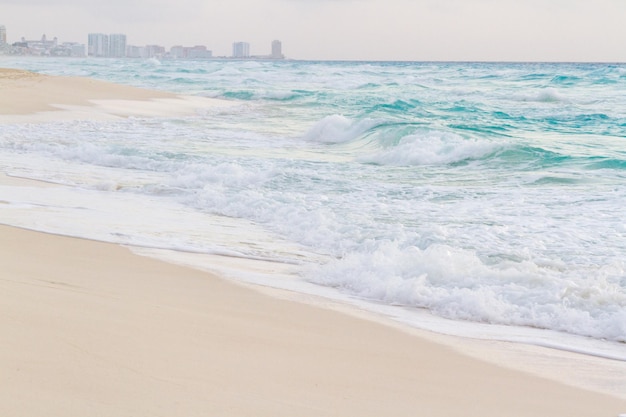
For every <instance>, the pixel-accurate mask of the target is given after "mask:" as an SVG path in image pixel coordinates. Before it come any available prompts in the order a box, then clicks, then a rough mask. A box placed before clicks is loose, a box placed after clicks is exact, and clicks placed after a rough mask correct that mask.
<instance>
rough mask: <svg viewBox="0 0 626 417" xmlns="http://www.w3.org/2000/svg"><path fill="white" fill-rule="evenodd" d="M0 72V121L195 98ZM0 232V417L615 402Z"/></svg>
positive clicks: (422, 339) (58, 239)
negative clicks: (0, 330) (2, 337)
mask: <svg viewBox="0 0 626 417" xmlns="http://www.w3.org/2000/svg"><path fill="white" fill-rule="evenodd" d="M0 74H1V75H0V89H1V91H2V94H1V95H0V117H5V118H4V119H1V120H3V121H5V122H6V121H11V122H16V121H17V122H21V121H29V120H30V121H39V122H45V121H47V120H57V119H59V118H61V119H66V120H71V119H72V118H75V117H91V116H93V117H96V118H98V120H102V119H103V118H107V117H111V118H120V117H128V116H132V115H137V114H141V115H143V116H149V115H154V116H158V115H161V114H169V113H171V112H188V113H190V114H192V113H193V109H194V108H196V107H197V106H199V105H200V104H199V103H198V102H197V101H194V100H193V99H192V100H189V99H186V98H181V97H178V96H176V95H173V94H170V93H165V92H156V91H150V90H142V89H136V88H132V87H126V86H118V85H113V84H109V83H105V82H95V81H92V80H85V79H80V78H66V77H59V78H57V77H50V76H43V75H33V74H31V73H27V72H23V71H14V70H3V71H1V72H0ZM35 87H36V88H35ZM68 90H69V91H72V94H65V92H66V91H68ZM60 92H63V93H60ZM14 103H15V105H14ZM155 103H156V104H155ZM201 104H202V105H209V104H206V103H201ZM153 105H155V106H156V107H151V106H153ZM210 105H218V104H217V103H214V102H211V103H210ZM142 108H149V109H150V110H149V111H142V110H141V109H142ZM77 112H78V113H77ZM0 128H1V125H0ZM0 183H2V184H3V185H11V186H23V187H31V188H32V190H34V191H36V189H37V187H39V186H50V184H47V183H39V182H36V181H27V180H20V179H16V178H14V177H3V178H1V179H0ZM1 200H2V198H1V197H0V204H3V202H2V201H1ZM0 222H2V221H1V220H0ZM0 239H1V240H0V248H1V250H0V262H1V265H2V271H3V272H2V276H1V279H0V286H1V287H2V288H1V289H0V312H1V314H0V323H1V324H0V328H2V329H3V334H4V341H5V342H4V343H2V344H0V375H2V377H0V414H2V415H11V416H36V415H46V416H67V415H93V416H100V415H101V416H110V415H133V416H144V415H145V416H148V415H163V416H176V415H180V416H207V415H215V416H218V415H220V416H222V415H228V416H279V415H289V416H381V415H390V416H416V415H421V416H435V417H436V416H451V415H464V416H483V417H489V416H494V417H495V416H503V415H506V416H520V417H522V416H535V417H537V416H546V417H548V416H568V417H571V416H581V417H583V416H613V417H617V416H618V415H620V414H621V413H626V400H625V399H624V398H619V397H617V396H610V395H605V394H601V393H598V392H593V391H591V390H585V389H581V388H576V387H573V386H570V385H567V384H565V383H562V382H559V381H557V380H558V379H559V376H557V375H555V377H554V378H546V377H544V376H539V375H536V374H533V373H529V372H522V371H519V370H515V369H512V368H513V367H515V364H511V366H510V367H509V366H506V364H499V365H496V364H493V363H489V362H487V361H484V360H479V359H476V358H475V357H470V356H468V355H464V354H463V353H461V351H462V350H463V343H464V342H463V339H462V338H456V339H454V340H455V341H456V342H455V343H457V346H456V347H455V346H453V345H454V344H452V345H451V344H450V343H446V344H443V343H439V342H438V341H437V338H436V337H434V336H433V337H429V335H428V333H427V332H417V331H408V330H403V329H401V328H399V326H391V325H385V323H384V322H383V321H381V320H374V319H368V315H367V314H348V313H344V312H341V311H337V310H338V309H330V308H322V307H321V306H319V305H310V304H306V303H302V302H297V301H294V300H292V299H289V297H273V296H271V294H268V292H267V291H257V290H255V289H254V288H253V287H250V286H242V285H239V284H235V283H233V282H230V281H228V280H225V279H223V278H221V277H218V276H215V275H212V274H209V273H207V272H204V271H199V270H194V269H191V268H186V267H183V266H177V265H173V264H168V263H165V262H162V261H159V260H155V259H151V258H147V257H142V256H139V255H136V254H134V253H132V252H131V251H130V250H129V249H128V248H125V247H122V246H119V245H114V244H110V243H102V242H97V241H92V240H86V239H79V238H71V237H64V236H59V235H54V234H47V233H41V232H35V231H29V230H24V229H20V228H15V227H10V226H2V227H1V228H0Z"/></svg>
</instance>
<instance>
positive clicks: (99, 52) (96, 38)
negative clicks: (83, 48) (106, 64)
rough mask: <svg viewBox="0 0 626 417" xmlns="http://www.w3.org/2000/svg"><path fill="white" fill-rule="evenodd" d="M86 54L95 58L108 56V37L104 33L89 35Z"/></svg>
mask: <svg viewBox="0 0 626 417" xmlns="http://www.w3.org/2000/svg"><path fill="white" fill-rule="evenodd" d="M87 54H88V55H89V56H97V57H104V56H109V37H108V36H107V35H105V34H104V33H90V34H89V41H88V43H87Z"/></svg>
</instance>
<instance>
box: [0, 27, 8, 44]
mask: <svg viewBox="0 0 626 417" xmlns="http://www.w3.org/2000/svg"><path fill="white" fill-rule="evenodd" d="M6 43H7V28H6V27H5V26H4V25H0V45H4V44H6Z"/></svg>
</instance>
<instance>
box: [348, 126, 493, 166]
mask: <svg viewBox="0 0 626 417" xmlns="http://www.w3.org/2000/svg"><path fill="white" fill-rule="evenodd" d="M500 147H502V144H495V143H493V142H489V141H486V140H479V139H466V138H463V137H461V136H459V135H455V134H452V133H445V132H437V131H426V132H420V133H417V134H413V135H408V136H405V137H403V138H402V139H401V140H400V141H399V143H398V144H397V145H395V146H392V147H390V148H387V149H384V150H382V151H380V152H378V153H375V154H371V155H367V156H362V157H360V158H359V160H360V161H362V162H370V163H375V164H380V165H435V164H450V163H454V162H461V161H465V160H469V159H479V158H482V157H483V156H485V155H487V154H489V153H492V152H494V151H495V150H496V149H498V148H500Z"/></svg>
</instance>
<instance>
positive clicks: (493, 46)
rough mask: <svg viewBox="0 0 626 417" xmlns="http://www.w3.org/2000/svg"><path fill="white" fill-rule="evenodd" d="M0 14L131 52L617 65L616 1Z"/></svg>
mask: <svg viewBox="0 0 626 417" xmlns="http://www.w3.org/2000/svg"><path fill="white" fill-rule="evenodd" d="M2 9H3V10H2V19H3V22H2V23H3V24H5V25H8V24H10V25H11V33H12V34H17V33H19V34H20V35H21V36H25V37H31V38H36V37H38V36H41V34H42V33H48V34H53V33H54V34H55V35H56V36H58V37H59V38H60V39H82V38H81V36H82V34H84V33H89V32H98V31H104V30H106V31H108V32H110V33H125V34H126V35H127V36H128V38H129V39H132V43H133V44H136V45H147V44H150V43H154V44H159V45H171V44H170V42H176V43H177V44H182V45H203V44H204V45H209V48H210V49H211V50H213V53H214V55H216V56H229V55H230V54H231V50H232V43H233V41H238V40H254V45H268V44H270V43H271V41H272V40H274V39H281V40H282V41H283V42H284V43H285V44H286V45H289V53H288V56H289V58H292V59H340V60H343V59H346V60H453V61H455V60H458V61H612V62H616V61H623V62H626V48H624V46H623V45H624V40H625V37H626V35H625V34H624V30H623V17H624V16H626V1H623V0H596V1H594V2H590V1H583V0H546V1H540V0H527V1H523V2H520V1H518V0H500V1H495V0H254V1H253V0H231V1H229V2H205V1H203V0H179V1H177V2H170V1H168V0H153V1H150V2H148V1H146V0H124V1H121V0H110V1H107V2H101V1H97V0H45V1H44V0H4V1H3V6H2ZM9 36H10V40H14V39H15V38H14V37H13V36H14V35H9ZM251 53H255V52H254V51H251Z"/></svg>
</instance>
